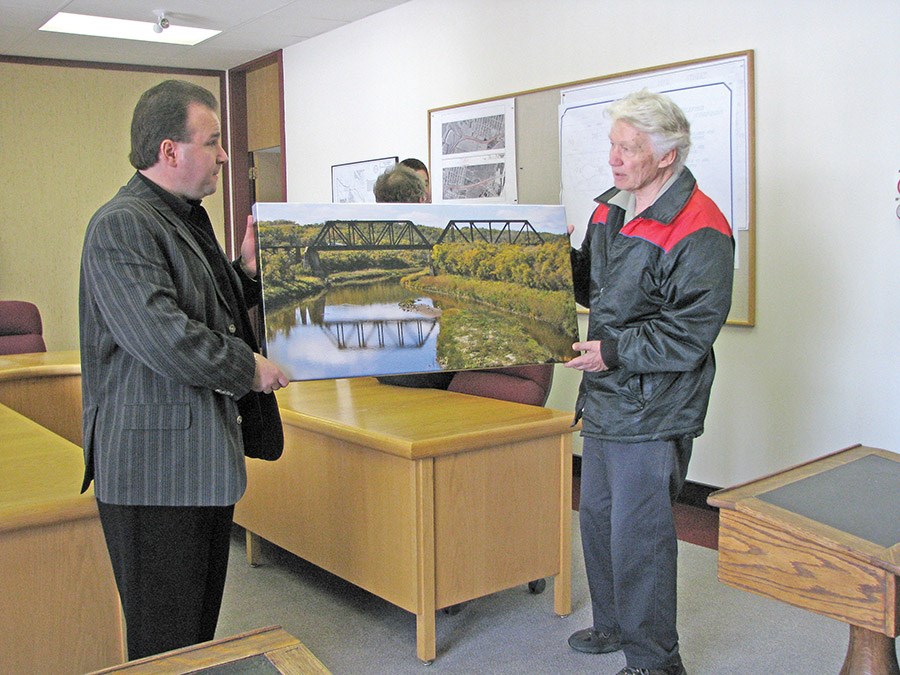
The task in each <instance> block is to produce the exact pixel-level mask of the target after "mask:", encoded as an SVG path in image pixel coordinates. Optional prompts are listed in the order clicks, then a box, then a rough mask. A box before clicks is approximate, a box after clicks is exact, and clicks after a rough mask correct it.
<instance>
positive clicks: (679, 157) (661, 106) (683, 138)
mask: <svg viewBox="0 0 900 675" xmlns="http://www.w3.org/2000/svg"><path fill="white" fill-rule="evenodd" d="M606 115H607V116H608V117H609V119H610V120H611V121H612V122H615V121H617V120H621V121H622V122H625V123H626V124H630V125H631V126H633V127H634V128H635V129H637V130H638V131H640V132H643V133H645V134H647V136H649V137H650V143H651V144H652V145H653V151H654V153H655V154H656V156H657V157H662V156H663V155H665V154H666V153H667V152H669V150H672V149H674V150H675V162H674V163H673V165H672V168H673V169H674V171H675V172H676V173H677V172H678V171H680V170H681V168H682V167H683V166H684V164H685V162H686V161H687V156H688V152H689V151H690V149H691V123H690V122H688V120H687V117H685V115H684V112H683V111H682V110H681V108H679V107H678V106H677V105H676V104H675V102H674V101H672V99H670V98H669V97H668V96H664V95H663V94H656V93H653V92H650V91H647V90H646V89H641V90H640V91H636V92H633V93H631V94H628V95H627V96H626V97H624V98H621V99H619V100H618V101H616V102H615V103H612V104H611V105H610V106H609V107H607V109H606Z"/></svg>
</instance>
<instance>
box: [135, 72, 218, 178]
mask: <svg viewBox="0 0 900 675" xmlns="http://www.w3.org/2000/svg"><path fill="white" fill-rule="evenodd" d="M191 103H199V104H200V105H203V106H206V107H207V108H209V109H210V110H218V107H219V104H218V101H216V97H215V96H213V95H212V93H211V92H209V91H208V90H206V89H204V88H203V87H201V86H200V85H197V84H193V83H191V82H185V81H184V80H166V81H164V82H160V83H159V84H157V85H156V86H155V87H152V88H150V89H148V90H147V91H145V92H144V93H143V94H142V95H141V98H140V100H138V102H137V105H136V106H135V107H134V115H133V116H132V118H131V153H130V154H129V155H128V159H129V161H130V162H131V166H133V167H134V168H135V169H138V170H140V169H149V168H150V167H151V166H153V165H154V164H156V162H157V160H158V159H159V146H160V144H161V143H162V142H163V141H164V140H166V139H167V138H168V139H171V140H173V141H179V142H184V141H187V140H189V137H188V129H187V116H188V107H189V106H190V105H191Z"/></svg>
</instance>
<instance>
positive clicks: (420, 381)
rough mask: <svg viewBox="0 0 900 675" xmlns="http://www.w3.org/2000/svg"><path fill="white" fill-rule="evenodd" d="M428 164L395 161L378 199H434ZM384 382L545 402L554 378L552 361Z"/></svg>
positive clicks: (378, 187) (383, 179) (381, 183)
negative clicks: (431, 191) (430, 187)
mask: <svg viewBox="0 0 900 675" xmlns="http://www.w3.org/2000/svg"><path fill="white" fill-rule="evenodd" d="M429 185H430V177H429V175H428V168H427V167H426V166H425V164H424V163H423V162H422V161H421V160H418V159H415V158H409V159H404V160H403V161H402V162H399V163H398V164H395V165H394V166H393V167H392V168H390V169H388V170H387V171H385V172H384V173H383V174H381V175H380V176H379V177H378V180H376V181H375V201H376V202H393V203H398V202H399V203H413V204H424V203H427V202H430V201H431V193H430V190H429ZM377 379H378V381H379V382H381V383H382V384H393V385H396V386H400V387H420V388H431V389H448V390H450V391H456V392H460V393H463V394H474V395H476V396H484V397H486V398H496V399H500V400H503V401H515V402H517V403H527V404H529V405H544V403H545V402H546V400H547V395H548V394H549V393H550V384H551V383H552V381H553V365H552V364H541V365H527V366H513V367H508V368H492V369H488V370H465V371H461V372H458V373H456V372H436V373H412V374H409V375H383V376H381V377H379V378H377Z"/></svg>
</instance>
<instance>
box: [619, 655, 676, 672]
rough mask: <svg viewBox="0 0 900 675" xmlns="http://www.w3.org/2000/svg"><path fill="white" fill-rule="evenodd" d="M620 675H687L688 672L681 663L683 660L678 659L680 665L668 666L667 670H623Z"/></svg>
mask: <svg viewBox="0 0 900 675" xmlns="http://www.w3.org/2000/svg"><path fill="white" fill-rule="evenodd" d="M618 675H687V671H686V670H685V669H684V664H683V663H681V659H680V658H679V659H678V663H673V664H672V665H671V666H666V667H665V668H630V667H626V668H622V670H620V671H619V673H618Z"/></svg>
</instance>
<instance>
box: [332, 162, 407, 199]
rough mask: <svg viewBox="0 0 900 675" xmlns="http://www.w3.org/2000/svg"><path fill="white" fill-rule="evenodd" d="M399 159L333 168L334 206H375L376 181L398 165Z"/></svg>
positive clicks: (353, 163) (348, 163)
mask: <svg viewBox="0 0 900 675" xmlns="http://www.w3.org/2000/svg"><path fill="white" fill-rule="evenodd" d="M398 160H399V157H397V156H394V157H380V158H379V159H367V160H364V161H361V162H347V163H346V164H335V165H334V166H332V167H331V201H332V203H334V204H374V203H375V192H374V189H375V181H376V180H377V179H378V176H380V175H381V174H382V173H384V172H385V171H386V170H387V169H390V168H391V167H392V166H394V164H396V163H397V161H398Z"/></svg>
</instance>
